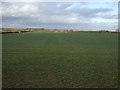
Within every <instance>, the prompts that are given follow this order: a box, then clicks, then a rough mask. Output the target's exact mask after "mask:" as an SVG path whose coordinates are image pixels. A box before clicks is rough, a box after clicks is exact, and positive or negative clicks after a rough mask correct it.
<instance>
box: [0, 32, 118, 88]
mask: <svg viewBox="0 0 120 90" xmlns="http://www.w3.org/2000/svg"><path fill="white" fill-rule="evenodd" d="M2 37H3V43H2V44H3V51H2V54H3V56H2V58H3V60H2V70H3V72H2V74H3V76H2V80H3V82H2V83H3V88H8V87H9V88H20V87H21V88H89V87H90V88H102V87H103V88H107V87H108V88H115V87H117V81H118V78H117V76H118V34H116V33H84V32H83V33H82V32H81V33H48V32H46V33H45V32H44V33H40V32H37V33H36V32H28V33H20V34H18V33H14V34H4V35H3V36H2Z"/></svg>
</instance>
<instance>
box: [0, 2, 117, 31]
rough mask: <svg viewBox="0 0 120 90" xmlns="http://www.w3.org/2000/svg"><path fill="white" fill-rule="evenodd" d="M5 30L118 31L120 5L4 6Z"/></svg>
mask: <svg viewBox="0 0 120 90" xmlns="http://www.w3.org/2000/svg"><path fill="white" fill-rule="evenodd" d="M0 9H1V10H0V13H2V27H3V28H6V27H9V28H48V29H69V30H71V29H74V30H101V29H107V30H116V29H117V26H118V3H117V2H44V3H43V2H3V3H2V6H0Z"/></svg>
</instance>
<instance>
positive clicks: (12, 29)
mask: <svg viewBox="0 0 120 90" xmlns="http://www.w3.org/2000/svg"><path fill="white" fill-rule="evenodd" d="M24 32H107V33H109V32H110V33H119V31H109V30H96V31H82V30H64V29H45V28H25V29H19V28H2V31H0V33H2V34H5V33H24Z"/></svg>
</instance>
